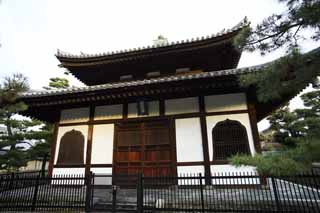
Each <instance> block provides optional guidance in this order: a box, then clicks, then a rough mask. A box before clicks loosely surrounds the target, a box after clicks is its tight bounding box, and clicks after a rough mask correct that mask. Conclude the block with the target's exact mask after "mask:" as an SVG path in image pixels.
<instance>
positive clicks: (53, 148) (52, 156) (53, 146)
mask: <svg viewBox="0 0 320 213" xmlns="http://www.w3.org/2000/svg"><path fill="white" fill-rule="evenodd" d="M58 130H59V122H55V123H54V130H53V138H52V144H51V153H50V161H49V167H48V175H49V177H52V172H53V166H54V159H55V155H56V147H57V140H58Z"/></svg>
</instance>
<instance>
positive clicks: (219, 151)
mask: <svg viewBox="0 0 320 213" xmlns="http://www.w3.org/2000/svg"><path fill="white" fill-rule="evenodd" d="M212 143H213V160H227V158H228V157H231V156H232V155H235V154H237V153H239V154H249V153H250V149H249V142H248V135H247V131H246V128H245V127H244V126H243V125H242V124H241V123H240V122H239V121H234V120H229V119H226V120H225V121H220V122H218V123H217V124H216V126H215V127H214V128H213V129H212Z"/></svg>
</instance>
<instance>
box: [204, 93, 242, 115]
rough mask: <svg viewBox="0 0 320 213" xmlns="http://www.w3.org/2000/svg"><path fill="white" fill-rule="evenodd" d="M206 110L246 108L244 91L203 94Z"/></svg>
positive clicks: (218, 110)
mask: <svg viewBox="0 0 320 213" xmlns="http://www.w3.org/2000/svg"><path fill="white" fill-rule="evenodd" d="M204 100H205V107H206V112H222V111H231V110H246V109H247V99H246V94H245V93H233V94H224V95H210V96H205V99H204Z"/></svg>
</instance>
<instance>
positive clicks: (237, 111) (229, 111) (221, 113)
mask: <svg viewBox="0 0 320 213" xmlns="http://www.w3.org/2000/svg"><path fill="white" fill-rule="evenodd" d="M242 113H248V110H247V109H241V110H228V111H221V112H206V113H204V114H205V116H210V115H230V114H242Z"/></svg>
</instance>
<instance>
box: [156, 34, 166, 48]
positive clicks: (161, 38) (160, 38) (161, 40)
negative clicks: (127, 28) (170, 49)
mask: <svg viewBox="0 0 320 213" xmlns="http://www.w3.org/2000/svg"><path fill="white" fill-rule="evenodd" d="M167 44H169V42H168V39H167V38H165V37H164V36H163V35H158V37H157V39H155V40H153V45H155V46H163V45H167Z"/></svg>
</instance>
